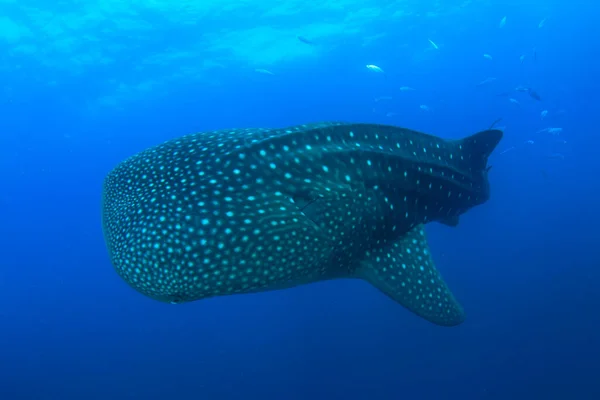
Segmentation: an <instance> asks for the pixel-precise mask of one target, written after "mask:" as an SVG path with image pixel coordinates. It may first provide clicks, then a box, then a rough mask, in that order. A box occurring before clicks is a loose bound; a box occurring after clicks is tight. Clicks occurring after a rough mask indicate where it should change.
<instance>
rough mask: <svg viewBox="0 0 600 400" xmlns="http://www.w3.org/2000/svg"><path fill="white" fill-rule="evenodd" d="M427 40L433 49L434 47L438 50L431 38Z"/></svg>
mask: <svg viewBox="0 0 600 400" xmlns="http://www.w3.org/2000/svg"><path fill="white" fill-rule="evenodd" d="M427 40H429V43H430V44H431V47H433V48H434V49H436V50H438V49H439V47H438V45H437V44H435V42H434V41H433V40H431V39H427Z"/></svg>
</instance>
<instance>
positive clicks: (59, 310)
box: [0, 0, 600, 400]
mask: <svg viewBox="0 0 600 400" xmlns="http://www.w3.org/2000/svg"><path fill="white" fill-rule="evenodd" d="M582 4H583V3H580V2H565V1H545V2H542V1H529V2H500V1H491V0H489V1H475V0H473V1H445V2H438V1H419V2H417V1H367V0H326V1H321V2H316V3H314V4H311V3H310V2H302V1H298V0H286V1H273V0H267V1H260V2H259V1H240V0H222V1H218V2H217V1H200V0H188V1H180V2H171V1H166V0H154V1H150V0H135V1H130V2H121V1H114V0H95V1H86V2H82V1H74V0H73V1H58V2H49V1H24V2H16V1H0V11H1V13H0V15H2V16H1V17H0V48H1V50H2V55H3V56H2V58H1V59H0V88H1V91H0V113H1V115H2V118H0V188H1V190H0V220H1V221H2V223H1V224H0V239H1V240H0V250H1V253H2V257H1V258H0V399H2V400H4V399H6V400H13V399H15V400H17V399H19V400H20V399H40V400H42V399H44V400H45V399H61V400H65V399H82V398H85V399H90V400H92V399H107V398H111V399H115V400H120V399H148V400H152V399H165V398H194V399H242V398H243V399H259V398H260V399H263V400H264V399H315V400H316V399H338V398H339V399H400V398H401V399H436V400H439V399H508V398H510V399H566V398H569V399H570V398H575V399H598V398H600V386H599V385H598V377H599V376H600V365H599V364H598V360H599V359H600V343H599V339H598V338H599V336H600V335H599V332H600V313H599V311H598V309H599V306H600V294H598V289H597V288H598V287H599V284H600V272H599V271H600V269H599V268H598V266H599V264H598V260H599V259H600V257H599V256H600V249H599V247H598V245H597V237H598V233H597V226H598V225H599V224H600V212H598V204H599V203H600V179H598V174H599V173H600V166H599V164H598V158H597V153H598V150H597V149H598V147H599V146H600V139H598V136H597V135H596V130H597V121H596V117H597V112H598V106H599V101H598V95H597V93H598V91H599V90H600V86H599V85H598V81H597V73H598V71H600V60H599V59H598V54H597V50H598V44H597V41H596V40H595V39H594V38H595V37H597V35H598V29H597V27H596V26H595V24H596V23H597V20H598V18H597V17H598V15H599V13H598V8H597V7H595V6H594V5H592V3H589V4H587V3H586V5H585V6H583V5H582ZM298 36H300V37H301V38H302V39H303V40H300V39H299V38H298ZM484 55H487V56H484ZM369 64H373V65H376V66H378V67H379V68H380V69H381V70H382V71H383V72H378V71H373V70H372V69H368V68H366V65H369ZM516 88H519V89H523V90H524V91H521V90H516ZM526 89H530V90H531V91H533V92H535V93H537V94H538V95H539V97H540V98H541V100H537V99H535V98H534V97H533V96H532V93H531V91H530V92H527V91H526ZM499 118H502V119H501V120H500V121H499V122H497V126H500V127H502V128H503V130H504V132H505V135H504V139H503V140H502V142H501V143H500V146H499V148H498V149H497V150H496V151H495V152H494V154H493V155H492V157H491V159H490V163H491V164H492V165H493V168H492V170H491V172H490V180H491V185H492V197H491V199H490V200H489V201H488V202H487V203H486V204H484V205H482V206H479V207H477V208H475V209H473V210H471V211H469V212H468V213H466V214H465V215H464V216H463V217H462V218H461V222H460V224H459V226H458V227H454V228H451V227H447V226H442V225H440V224H435V223H433V224H429V225H428V226H427V232H428V234H429V238H430V246H431V251H432V253H433V257H434V259H435V261H436V263H437V265H438V268H439V269H440V271H441V272H442V274H443V275H444V278H445V279H446V281H447V283H448V285H449V286H450V287H451V288H452V290H453V292H454V293H455V294H456V296H457V297H458V299H459V300H460V302H461V304H462V305H463V306H464V307H465V310H466V313H467V320H466V321H465V322H464V323H463V324H462V325H460V326H458V327H453V328H443V327H438V326H435V325H433V324H430V323H428V322H427V321H424V320H422V319H420V318H418V317H416V316H414V315H413V314H411V313H410V312H408V311H406V310H405V309H404V308H402V307H401V306H399V305H398V304H396V303H394V302H393V301H391V300H390V299H389V298H387V297H386V296H383V295H382V294H381V293H380V292H378V291H377V290H376V289H375V288H373V287H371V286H370V285H369V284H368V283H366V282H362V281H355V280H336V281H328V282H322V283H316V284H311V285H306V286H300V287H297V288H294V289H288V290H283V291H274V292H265V293H259V294H252V295H240V296H231V297H218V298H212V299H208V300H203V301H200V302H194V303H189V304H184V305H177V306H174V305H169V304H163V303H159V302H156V301H153V300H151V299H148V298H146V297H144V296H142V295H140V294H139V293H137V292H135V291H134V290H132V289H131V288H130V287H128V286H127V285H126V284H125V283H124V282H123V281H122V280H121V279H120V278H119V277H118V275H117V274H116V273H115V271H114V269H113V267H112V266H111V264H110V261H109V259H108V254H107V251H106V248H105V244H104V239H103V236H102V229H101V224H100V202H101V191H102V182H103V179H104V177H105V176H106V174H107V173H108V172H109V171H110V170H111V169H112V168H114V167H115V166H116V165H117V164H118V163H119V162H120V161H122V160H123V159H125V158H126V157H129V156H130V155H133V154H135V153H136V152H139V151H141V150H143V149H145V148H147V147H149V146H152V145H156V144H159V143H161V142H163V141H165V140H168V139H171V138H174V137H177V136H181V135H184V134H187V133H191V132H196V131H205V130H212V129H220V128H241V127H283V126H288V125H292V124H299V123H307V122H314V121H325V120H344V121H352V122H373V123H384V124H391V125H397V126H403V127H407V128H412V129H416V130H420V131H423V132H428V133H432V134H436V135H439V136H442V137H447V138H460V137H464V136H467V135H470V134H472V133H475V132H477V131H480V130H483V129H486V128H487V127H489V126H490V125H491V124H492V123H493V122H494V121H496V120H498V119H499ZM549 128H554V129H549ZM559 128H560V129H559Z"/></svg>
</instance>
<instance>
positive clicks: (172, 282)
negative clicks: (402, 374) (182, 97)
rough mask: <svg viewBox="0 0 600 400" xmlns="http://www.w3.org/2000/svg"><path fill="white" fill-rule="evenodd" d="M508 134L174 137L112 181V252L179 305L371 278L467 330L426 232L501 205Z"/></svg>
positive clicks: (108, 223)
mask: <svg viewBox="0 0 600 400" xmlns="http://www.w3.org/2000/svg"><path fill="white" fill-rule="evenodd" d="M501 137H502V132H501V131H499V130H487V131H483V132H479V133H476V134H474V135H472V136H469V137H467V138H464V139H461V140H445V139H442V138H439V137H436V136H432V135H428V134H424V133H420V132H416V131H412V130H409V129H405V128H399V127H394V126H387V125H375V124H358V123H343V122H323V123H316V124H308V125H298V126H292V127H287V128H282V129H234V130H220V131H212V132H203V133H197V134H192V135H188V136H184V137H182V138H179V139H174V140H170V141H168V142H166V143H164V144H161V145H159V146H156V147H153V148H150V149H148V150H145V151H143V152H141V153H139V154H137V155H135V156H133V157H131V158H129V159H127V160H125V161H123V162H122V163H120V164H119V165H118V166H117V167H116V168H115V169H114V170H113V171H111V172H110V173H109V174H108V176H107V177H106V179H105V182H104V191H103V210H102V211H103V213H102V224H103V231H104V235H105V239H106V243H107V247H108V251H109V254H110V258H111V261H112V263H113V265H114V266H115V269H116V271H117V272H118V274H119V275H120V276H121V277H122V278H123V279H124V280H125V281H126V282H127V283H129V285H131V286H132V287H133V288H134V289H136V290H137V291H139V292H141V293H143V294H145V295H147V296H149V297H151V298H154V299H157V300H160V301H165V302H171V303H182V302H189V301H195V300H199V299H203V298H207V297H213V296H220V295H231V294H241V293H252V292H260V291H267V290H274V289H282V288H289V287H293V286H297V285H300V284H306V283H310V282H316V281H320V280H326V279H335V278H360V279H364V280H366V281H368V282H370V283H371V284H372V285H374V286H375V287H377V288H378V289H380V290H381V291H382V292H383V293H385V294H387V295H388V296H389V297H391V298H392V299H393V300H395V301H397V302H398V303H400V304H402V305H403V306H404V307H406V308H408V309H409V310H411V311H412V312H413V313H415V314H417V315H419V316H421V317H423V318H425V319H426V320H428V321H430V322H433V323H435V324H438V325H443V326H454V325H458V324H460V323H461V322H462V321H463V320H464V312H463V309H462V307H461V306H460V305H459V303H458V302H457V301H456V299H455V298H454V296H453V295H452V293H451V292H450V291H449V290H448V288H447V286H446V284H445V283H444V281H443V280H442V278H441V276H440V274H439V273H438V271H437V269H436V267H435V264H434V262H433V260H432V258H431V255H430V252H429V248H428V244H427V239H426V236H425V232H424V230H423V226H424V224H427V223H429V222H435V221H437V222H441V223H445V224H447V225H452V226H454V225H456V224H457V223H458V217H459V216H460V215H461V214H463V213H465V212H466V211H467V210H469V209H470V208H472V207H475V206H477V205H480V204H482V203H484V202H486V201H487V200H488V198H489V196H490V190H489V183H488V177H487V172H488V169H489V168H488V167H487V159H488V157H489V155H490V154H491V152H492V151H493V149H494V148H495V147H496V146H497V144H498V142H499V141H500V139H501Z"/></svg>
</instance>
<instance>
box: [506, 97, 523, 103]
mask: <svg viewBox="0 0 600 400" xmlns="http://www.w3.org/2000/svg"><path fill="white" fill-rule="evenodd" d="M508 101H510V102H511V103H513V104H516V105H520V104H521V103H519V102H518V101H517V99H513V98H512V97H511V98H510V99H508Z"/></svg>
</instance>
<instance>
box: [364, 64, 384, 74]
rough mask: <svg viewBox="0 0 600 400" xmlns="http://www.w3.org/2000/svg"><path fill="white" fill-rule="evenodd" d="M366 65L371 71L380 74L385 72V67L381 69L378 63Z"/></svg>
mask: <svg viewBox="0 0 600 400" xmlns="http://www.w3.org/2000/svg"><path fill="white" fill-rule="evenodd" d="M366 67H367V69H368V70H369V71H373V72H377V73H380V74H383V73H384V72H383V69H381V68H380V67H378V66H377V65H375V64H367V65H366Z"/></svg>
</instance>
